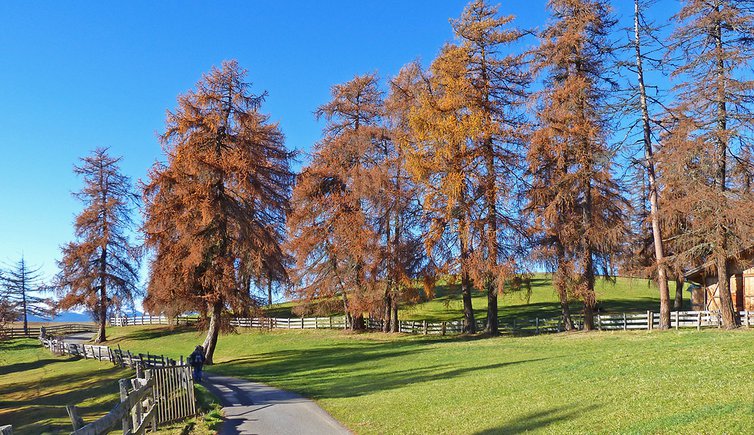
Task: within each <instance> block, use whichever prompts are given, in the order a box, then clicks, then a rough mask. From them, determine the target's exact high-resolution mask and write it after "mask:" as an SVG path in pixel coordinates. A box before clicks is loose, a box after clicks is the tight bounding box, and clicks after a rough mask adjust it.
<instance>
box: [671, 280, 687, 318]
mask: <svg viewBox="0 0 754 435" xmlns="http://www.w3.org/2000/svg"><path fill="white" fill-rule="evenodd" d="M683 284H684V279H683V275H681V274H678V276H676V277H675V302H673V309H674V310H676V311H681V310H682V309H683Z"/></svg>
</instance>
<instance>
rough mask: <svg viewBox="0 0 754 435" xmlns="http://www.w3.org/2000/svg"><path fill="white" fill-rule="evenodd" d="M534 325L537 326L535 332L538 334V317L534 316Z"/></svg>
mask: <svg viewBox="0 0 754 435" xmlns="http://www.w3.org/2000/svg"><path fill="white" fill-rule="evenodd" d="M534 325H536V327H537V332H536V333H537V334H539V317H535V318H534Z"/></svg>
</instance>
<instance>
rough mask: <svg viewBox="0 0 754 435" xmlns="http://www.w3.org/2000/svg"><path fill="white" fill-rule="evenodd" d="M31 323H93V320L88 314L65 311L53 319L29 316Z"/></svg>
mask: <svg viewBox="0 0 754 435" xmlns="http://www.w3.org/2000/svg"><path fill="white" fill-rule="evenodd" d="M29 321H30V322H91V321H92V318H91V317H90V316H89V314H87V313H77V312H75V311H63V312H62V313H58V315H57V316H55V317H53V318H52V319H43V318H41V317H37V316H29Z"/></svg>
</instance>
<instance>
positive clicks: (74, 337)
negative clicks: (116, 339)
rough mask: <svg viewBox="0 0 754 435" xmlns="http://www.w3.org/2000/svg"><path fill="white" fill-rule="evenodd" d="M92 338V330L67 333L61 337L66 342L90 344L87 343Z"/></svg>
mask: <svg viewBox="0 0 754 435" xmlns="http://www.w3.org/2000/svg"><path fill="white" fill-rule="evenodd" d="M92 338H94V332H79V333H76V334H68V335H66V336H64V337H63V340H65V342H66V343H75V344H85V343H86V344H91V343H89V342H90V341H91V340H92Z"/></svg>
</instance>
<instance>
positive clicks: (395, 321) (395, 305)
mask: <svg viewBox="0 0 754 435" xmlns="http://www.w3.org/2000/svg"><path fill="white" fill-rule="evenodd" d="M391 302H392V303H393V321H392V322H390V327H391V331H392V332H401V330H400V323H398V297H397V295H393V297H392V299H391Z"/></svg>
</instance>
